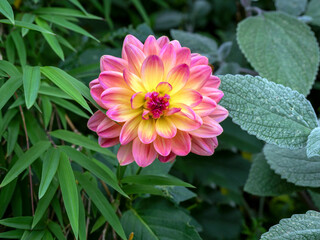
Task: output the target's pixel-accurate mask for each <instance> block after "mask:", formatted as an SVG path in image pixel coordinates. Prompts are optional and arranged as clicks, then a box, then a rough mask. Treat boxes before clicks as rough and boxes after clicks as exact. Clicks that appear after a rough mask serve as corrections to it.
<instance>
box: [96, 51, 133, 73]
mask: <svg viewBox="0 0 320 240" xmlns="http://www.w3.org/2000/svg"><path fill="white" fill-rule="evenodd" d="M126 67H128V62H127V61H126V60H125V59H122V58H117V57H114V56H110V55H103V56H102V57H101V58H100V70H101V72H103V71H116V72H121V73H122V71H123V69H125V68H126Z"/></svg>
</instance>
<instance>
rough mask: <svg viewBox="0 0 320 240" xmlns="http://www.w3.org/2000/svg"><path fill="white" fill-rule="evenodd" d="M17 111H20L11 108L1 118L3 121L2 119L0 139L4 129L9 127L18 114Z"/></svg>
mask: <svg viewBox="0 0 320 240" xmlns="http://www.w3.org/2000/svg"><path fill="white" fill-rule="evenodd" d="M17 112H18V110H17V109H10V110H8V111H7V112H6V114H5V115H4V117H3V118H2V119H1V120H2V121H0V139H1V137H2V134H3V133H4V131H5V130H6V128H7V127H8V125H9V123H10V121H11V120H12V118H13V117H14V116H15V115H16V114H17Z"/></svg>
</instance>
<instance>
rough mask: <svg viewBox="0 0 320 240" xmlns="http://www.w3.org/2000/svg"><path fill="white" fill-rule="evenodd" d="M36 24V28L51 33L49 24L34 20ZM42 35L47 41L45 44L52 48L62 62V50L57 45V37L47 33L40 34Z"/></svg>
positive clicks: (37, 19) (38, 19)
mask: <svg viewBox="0 0 320 240" xmlns="http://www.w3.org/2000/svg"><path fill="white" fill-rule="evenodd" d="M36 23H37V25H38V26H40V27H42V28H44V29H47V30H48V31H50V32H52V29H51V28H50V26H49V24H48V23H47V22H46V21H44V20H42V19H40V18H36ZM42 35H43V37H44V39H45V40H46V41H47V43H48V44H49V46H50V47H51V48H52V50H53V51H54V52H55V53H56V54H57V55H58V57H60V58H61V60H62V61H64V54H63V50H62V48H61V46H60V44H59V41H58V39H57V37H56V36H55V35H52V34H48V33H42Z"/></svg>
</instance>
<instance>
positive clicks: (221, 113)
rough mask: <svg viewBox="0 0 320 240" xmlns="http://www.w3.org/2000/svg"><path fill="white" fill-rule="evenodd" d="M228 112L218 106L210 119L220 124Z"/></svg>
mask: <svg viewBox="0 0 320 240" xmlns="http://www.w3.org/2000/svg"><path fill="white" fill-rule="evenodd" d="M228 114H229V112H228V110H227V109H225V108H224V107H222V106H220V105H218V106H217V107H216V108H215V109H214V111H213V112H212V113H211V115H210V117H211V118H212V119H213V120H215V121H216V122H217V123H219V122H222V121H223V120H225V119H226V118H227V117H228Z"/></svg>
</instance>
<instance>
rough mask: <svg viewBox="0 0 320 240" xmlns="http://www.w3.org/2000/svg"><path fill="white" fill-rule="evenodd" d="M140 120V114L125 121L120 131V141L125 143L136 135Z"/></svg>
mask: <svg viewBox="0 0 320 240" xmlns="http://www.w3.org/2000/svg"><path fill="white" fill-rule="evenodd" d="M140 122H141V118H140V116H138V117H136V118H133V119H131V120H129V121H127V122H126V123H125V124H124V125H123V126H122V129H121V132H120V143H121V144H123V145H125V144H127V143H129V142H131V141H132V140H133V139H135V138H136V137H137V136H138V127H139V124H140Z"/></svg>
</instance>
